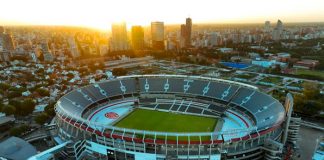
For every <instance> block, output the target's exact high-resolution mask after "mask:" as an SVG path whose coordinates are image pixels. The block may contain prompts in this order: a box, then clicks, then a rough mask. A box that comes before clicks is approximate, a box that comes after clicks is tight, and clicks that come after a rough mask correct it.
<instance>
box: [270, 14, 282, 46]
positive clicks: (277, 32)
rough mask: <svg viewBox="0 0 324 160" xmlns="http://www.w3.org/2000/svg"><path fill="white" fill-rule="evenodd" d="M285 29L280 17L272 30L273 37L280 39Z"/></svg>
mask: <svg viewBox="0 0 324 160" xmlns="http://www.w3.org/2000/svg"><path fill="white" fill-rule="evenodd" d="M283 30H284V26H283V23H282V22H281V20H279V19H278V22H277V25H276V28H275V29H274V30H273V32H272V39H273V40H275V41H277V40H280V39H281V37H282V33H283Z"/></svg>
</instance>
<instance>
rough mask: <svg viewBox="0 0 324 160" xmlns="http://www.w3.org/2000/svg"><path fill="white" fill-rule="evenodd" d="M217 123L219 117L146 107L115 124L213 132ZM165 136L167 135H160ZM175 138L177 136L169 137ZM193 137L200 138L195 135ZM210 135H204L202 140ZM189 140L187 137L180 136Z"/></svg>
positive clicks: (143, 127) (168, 130) (127, 126)
mask: <svg viewBox="0 0 324 160" xmlns="http://www.w3.org/2000/svg"><path fill="white" fill-rule="evenodd" d="M216 124H217V119H215V118H210V117H202V116H193V115H185V114H175V113H168V112H160V111H153V110H146V109H136V110H134V111H133V112H132V113H130V114H129V115H127V116H126V117H125V118H124V119H122V120H120V121H119V122H117V123H116V124H115V126H117V127H122V128H130V129H138V130H149V131H161V132H212V131H213V130H214V128H215V126H216ZM158 138H163V139H164V138H165V137H158ZM168 139H169V140H175V139H176V138H175V137H168ZM192 139H199V137H193V138H191V140H192ZM206 139H209V137H202V140H206ZM179 140H187V137H179Z"/></svg>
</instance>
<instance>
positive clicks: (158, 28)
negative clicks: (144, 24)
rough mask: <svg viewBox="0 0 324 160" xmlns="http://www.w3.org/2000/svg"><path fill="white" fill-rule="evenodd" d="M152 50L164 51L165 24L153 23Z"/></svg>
mask: <svg viewBox="0 0 324 160" xmlns="http://www.w3.org/2000/svg"><path fill="white" fill-rule="evenodd" d="M151 35H152V48H153V49H157V50H164V23H163V22H152V23H151Z"/></svg>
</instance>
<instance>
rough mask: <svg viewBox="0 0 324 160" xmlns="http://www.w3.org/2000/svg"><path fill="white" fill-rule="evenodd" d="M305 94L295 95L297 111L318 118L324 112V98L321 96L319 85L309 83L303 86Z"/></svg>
mask: <svg viewBox="0 0 324 160" xmlns="http://www.w3.org/2000/svg"><path fill="white" fill-rule="evenodd" d="M303 88H304V91H303V94H302V95H295V96H294V101H295V107H294V108H295V110H296V111H298V112H301V113H303V114H308V115H310V116H317V115H318V114H319V113H320V112H322V111H324V96H323V95H322V94H320V91H319V87H318V84H316V83H307V82H305V83H304V84H303Z"/></svg>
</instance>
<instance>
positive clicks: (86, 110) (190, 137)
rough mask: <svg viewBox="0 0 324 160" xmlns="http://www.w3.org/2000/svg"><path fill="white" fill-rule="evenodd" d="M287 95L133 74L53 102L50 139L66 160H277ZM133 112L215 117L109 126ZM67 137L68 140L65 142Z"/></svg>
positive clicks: (284, 136) (285, 132)
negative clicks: (191, 127) (187, 125)
mask: <svg viewBox="0 0 324 160" xmlns="http://www.w3.org/2000/svg"><path fill="white" fill-rule="evenodd" d="M292 108H293V99H292V96H291V95H290V94H288V95H287V98H286V102H285V104H284V105H282V104H281V103H280V102H279V101H278V100H276V99H274V98H272V97H271V96H269V95H267V94H265V93H262V92H261V91H259V90H258V88H257V87H254V86H251V85H247V84H243V83H238V82H232V81H227V80H220V79H215V78H206V77H199V76H182V75H135V76H124V77H118V78H116V79H113V80H109V81H105V82H99V83H95V84H92V85H88V86H85V87H82V88H79V89H75V90H73V91H71V92H69V93H68V94H66V95H64V96H63V97H61V98H60V99H59V100H58V102H57V104H56V107H55V111H56V117H55V122H56V125H57V130H56V132H55V134H54V135H53V139H54V140H55V142H56V143H57V144H58V145H60V144H63V143H65V144H66V146H64V148H63V150H62V151H61V152H60V154H62V155H64V156H65V157H66V158H71V159H135V160H159V159H161V160H162V159H206V160H207V159H211V160H217V159H281V157H282V152H283V146H284V145H285V143H288V142H287V141H293V140H294V139H293V138H294V137H291V135H290V132H289V130H291V127H289V126H290V122H291V121H292V119H291V111H292ZM136 109H147V110H152V111H161V112H169V113H174V114H186V115H193V116H201V117H209V118H215V119H217V120H218V123H217V125H216V126H215V127H214V128H208V131H205V132H167V131H166V132H163V131H154V130H138V129H136V128H121V127H117V126H116V125H115V124H116V123H118V122H119V121H121V120H122V119H124V118H125V117H127V116H128V115H129V114H130V113H132V112H133V111H134V110H136ZM66 142H68V143H66Z"/></svg>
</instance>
